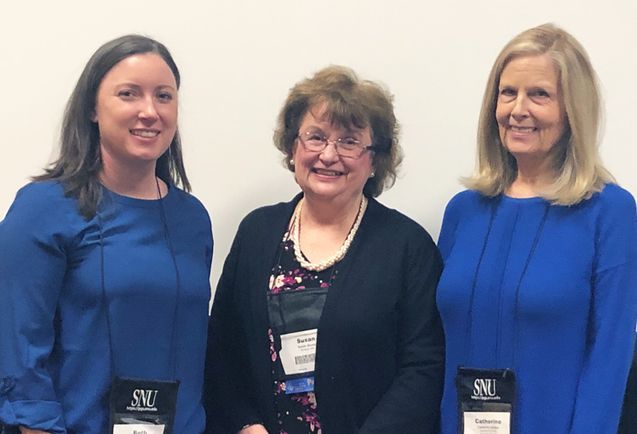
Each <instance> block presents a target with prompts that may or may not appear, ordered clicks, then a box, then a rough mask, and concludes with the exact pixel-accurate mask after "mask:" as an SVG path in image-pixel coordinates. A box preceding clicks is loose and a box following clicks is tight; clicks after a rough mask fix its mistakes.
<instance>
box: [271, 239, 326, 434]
mask: <svg viewBox="0 0 637 434" xmlns="http://www.w3.org/2000/svg"><path fill="white" fill-rule="evenodd" d="M335 278H336V271H334V267H330V268H328V269H326V270H323V271H318V272H317V271H309V270H306V269H305V268H303V267H302V266H301V265H300V264H299V262H298V261H297V260H296V258H295V256H294V244H293V242H292V240H289V239H285V240H284V241H283V242H282V244H281V252H280V259H279V261H278V264H276V265H275V266H274V268H273V269H272V275H271V276H270V284H269V286H268V291H269V292H270V293H274V294H276V293H279V292H282V291H303V290H304V289H306V288H319V287H320V288H329V287H330V286H331V284H332V283H333V281H334V279H335ZM268 338H269V342H270V356H271V360H272V380H273V391H274V407H275V410H276V419H277V423H278V434H321V433H322V431H321V422H320V420H319V415H318V413H317V412H316V397H315V395H314V392H302V393H295V394H286V393H285V380H283V379H284V378H285V375H284V371H283V365H282V364H281V361H280V360H279V351H280V349H281V348H278V346H279V344H277V342H276V340H275V339H274V334H273V333H272V329H271V328H270V329H268Z"/></svg>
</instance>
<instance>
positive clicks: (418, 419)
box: [358, 237, 444, 434]
mask: <svg viewBox="0 0 637 434" xmlns="http://www.w3.org/2000/svg"><path fill="white" fill-rule="evenodd" d="M408 262H409V263H408V264H407V266H406V275H405V280H404V282H405V283H404V287H403V291H402V295H401V300H400V303H399V306H400V324H399V328H398V337H397V338H398V359H399V360H398V362H399V363H398V365H399V366H398V373H397V374H396V377H395V378H394V381H393V383H392V384H391V386H390V388H389V389H388V390H387V392H385V394H384V396H383V397H382V399H381V400H380V401H379V403H378V404H377V405H376V407H375V408H374V409H373V410H372V412H371V413H370V414H369V416H368V417H367V419H366V420H365V423H364V424H363V426H362V427H361V429H360V431H359V433H358V434H380V433H383V434H412V433H413V434H429V433H437V432H438V429H439V414H440V412H439V408H440V400H441V397H442V390H443V382H444V333H443V329H442V322H441V319H440V315H439V313H438V309H437V307H436V287H437V285H438V279H439V278H440V274H441V272H442V260H441V258H440V254H439V252H438V249H437V248H436V246H435V245H434V243H433V241H431V239H430V238H429V237H427V238H426V239H425V240H423V242H422V243H418V246H417V247H416V248H414V249H413V251H412V252H411V253H410V254H409V259H408Z"/></svg>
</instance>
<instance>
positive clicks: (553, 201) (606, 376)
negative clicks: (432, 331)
mask: <svg viewBox="0 0 637 434" xmlns="http://www.w3.org/2000/svg"><path fill="white" fill-rule="evenodd" d="M599 123H600V98H599V92H598V87H597V84H596V77H595V73H594V71H593V68H592V66H591V64H590V61H589V59H588V56H587V55H586V52H585V51H584V49H583V48H582V47H581V45H580V44H579V43H578V42H577V41H576V40H575V39H574V38H573V37H572V36H571V35H570V34H568V33H567V32H565V31H564V30H562V29H560V28H558V27H555V26H553V25H542V26H539V27H536V28H533V29H530V30H527V31H525V32H523V33H521V34H520V35H518V36H516V37H515V38H514V39H513V40H512V41H511V42H509V43H508V44H507V45H506V46H505V47H504V49H503V50H502V52H501V53H500V55H499V56H498V58H497V59H496V62H495V65H494V66H493V69H492V71H491V75H490V77H489V81H488V83H487V89H486V92H485V95H484V100H483V106H482V111H481V114H480V125H479V131H478V162H477V170H476V173H475V175H474V176H473V177H472V178H470V179H468V180H467V181H466V185H467V186H468V187H469V190H467V191H464V192H462V193H460V194H458V195H457V196H456V197H454V198H453V199H452V200H451V202H450V203H449V205H448V206H447V209H446V212H445V217H444V222H443V228H442V231H441V234H440V240H439V247H440V250H441V253H442V256H443V260H444V264H445V265H444V272H443V274H442V277H441V281H440V285H439V288H438V295H437V300H438V306H439V309H440V312H441V316H442V319H443V325H444V329H445V334H446V344H447V350H446V378H445V391H444V398H443V404H442V432H443V433H445V434H450V433H454V434H455V433H456V432H482V431H479V429H480V428H481V427H485V426H496V425H497V426H498V428H499V431H497V432H515V433H517V434H526V433H529V434H530V433H533V434H537V433H555V434H566V433H573V434H586V433H590V434H602V433H608V434H610V433H613V434H614V433H615V432H616V431H617V425H618V421H619V415H620V409H621V403H622V397H623V391H624V387H625V383H626V376H627V374H628V368H629V365H630V361H631V355H632V345H633V339H634V327H635V315H636V311H637V264H636V256H637V253H636V248H637V237H636V224H635V223H636V215H635V201H634V199H633V197H632V196H631V195H630V194H629V193H628V192H627V191H625V190H623V189H622V188H621V187H619V186H618V185H617V184H616V183H615V182H614V180H613V178H612V176H611V175H610V174H609V172H608V171H607V170H606V169H604V167H603V166H602V164H601V162H600V159H599V156H598V152H597V138H598V128H599Z"/></svg>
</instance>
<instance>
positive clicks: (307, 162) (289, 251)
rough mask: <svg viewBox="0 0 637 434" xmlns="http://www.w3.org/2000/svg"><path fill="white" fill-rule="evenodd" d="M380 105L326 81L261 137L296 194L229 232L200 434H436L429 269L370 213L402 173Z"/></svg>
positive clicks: (379, 215)
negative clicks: (267, 137)
mask: <svg viewBox="0 0 637 434" xmlns="http://www.w3.org/2000/svg"><path fill="white" fill-rule="evenodd" d="M397 132H398V124H397V122H396V118H395V116H394V110H393V105H392V98H391V96H390V95H389V94H388V92H387V91H386V90H385V89H384V88H382V87H381V86H379V85H378V84H376V83H373V82H370V81H362V80H360V79H359V78H358V77H357V76H356V75H355V74H354V72H352V71H351V70H349V69H347V68H343V67H337V66H332V67H328V68H325V69H323V70H321V71H319V72H318V73H317V74H316V75H314V76H313V77H312V78H310V79H306V80H303V81H301V82H299V83H298V84H297V85H296V86H294V87H293V88H292V90H291V91H290V94H289V95H288V98H287V100H286V102H285V104H284V106H283V109H282V110H281V113H280V116H279V122H278V127H277V130H276V132H275V135H274V140H275V143H276V146H277V148H278V149H279V150H280V151H281V152H282V153H283V154H284V155H285V164H286V165H287V167H288V169H289V170H290V171H292V172H293V173H294V179H295V181H296V182H297V184H298V185H299V187H300V189H301V192H300V193H299V194H298V195H297V196H296V197H295V198H294V199H293V200H292V201H290V202H287V203H280V204H277V205H273V206H269V207H265V208H260V209H257V210H256V211H253V212H252V213H250V214H249V215H248V216H247V217H246V218H245V219H244V220H243V222H242V223H241V225H240V227H239V230H238V233H237V235H236V238H235V240H234V243H233V245H232V249H231V251H230V254H229V255H228V258H227V259H226V263H225V266H224V269H223V274H222V276H221V279H220V281H219V286H218V288H217V293H216V296H215V301H214V305H213V308H212V312H211V319H210V328H209V333H210V334H209V341H208V359H207V375H206V378H207V385H206V399H207V401H208V402H207V411H208V425H209V426H208V428H209V432H212V433H224V434H227V433H237V432H239V433H241V434H253V433H257V434H258V433H271V434H272V433H277V434H278V433H281V434H282V433H287V434H299V433H303V434H309V433H327V434H339V433H341V434H351V433H359V434H364V433H384V434H392V433H395V434H409V433H430V432H435V431H436V426H437V421H438V407H439V402H440V397H441V388H442V376H443V371H442V369H443V353H444V348H443V333H442V329H441V325H440V319H439V315H438V312H437V310H436V306H435V288H436V284H437V281H438V277H439V274H440V272H441V261H440V257H439V254H438V251H437V250H436V247H435V246H434V244H433V243H432V240H431V238H430V237H429V235H428V234H427V232H426V231H425V230H424V229H423V228H422V227H420V226H419V225H418V224H417V223H415V222H414V221H412V220H410V219H409V218H407V217H406V216H404V215H402V214H400V213H399V212H397V211H395V210H391V209H389V208H386V207H385V206H383V205H381V204H380V203H379V202H377V201H376V200H375V199H374V197H376V196H378V195H379V194H380V193H381V192H382V191H383V189H384V188H386V187H389V186H391V185H392V184H393V181H394V179H395V176H396V170H397V166H398V165H399V163H400V160H401V156H400V148H399V145H398V137H397Z"/></svg>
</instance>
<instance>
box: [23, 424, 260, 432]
mask: <svg viewBox="0 0 637 434" xmlns="http://www.w3.org/2000/svg"><path fill="white" fill-rule="evenodd" d="M29 434H31V433H29ZM237 434H268V430H267V429H265V427H264V426H263V425H258V424H257V425H250V426H249V427H247V428H243V429H242V430H241V431H239V432H238V433H237Z"/></svg>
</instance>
